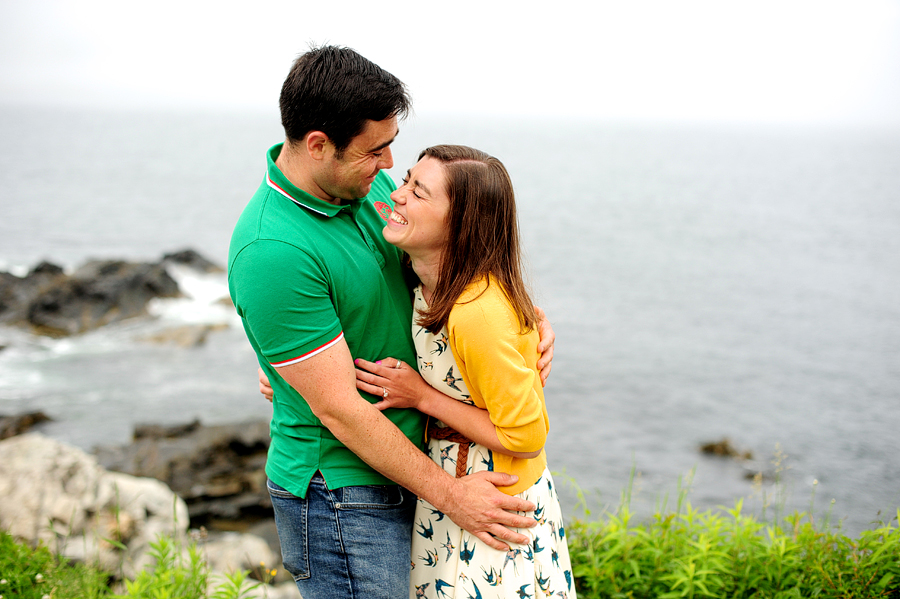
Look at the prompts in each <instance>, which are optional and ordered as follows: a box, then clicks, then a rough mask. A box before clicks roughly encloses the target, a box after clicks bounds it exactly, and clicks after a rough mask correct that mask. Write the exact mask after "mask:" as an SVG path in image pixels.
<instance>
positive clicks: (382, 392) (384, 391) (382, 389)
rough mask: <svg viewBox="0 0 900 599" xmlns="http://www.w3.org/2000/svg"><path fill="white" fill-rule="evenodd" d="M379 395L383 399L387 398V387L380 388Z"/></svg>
mask: <svg viewBox="0 0 900 599" xmlns="http://www.w3.org/2000/svg"><path fill="white" fill-rule="evenodd" d="M381 394H382V395H383V396H384V397H387V396H388V390H387V387H382V388H381Z"/></svg>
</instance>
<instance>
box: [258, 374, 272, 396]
mask: <svg viewBox="0 0 900 599" xmlns="http://www.w3.org/2000/svg"><path fill="white" fill-rule="evenodd" d="M257 370H258V372H259V392H260V393H262V394H263V395H264V396H265V398H266V399H268V400H269V401H270V402H271V401H272V397H274V396H275V391H273V390H272V385H270V384H269V377H267V376H266V373H265V372H263V369H262V368H259V369H257Z"/></svg>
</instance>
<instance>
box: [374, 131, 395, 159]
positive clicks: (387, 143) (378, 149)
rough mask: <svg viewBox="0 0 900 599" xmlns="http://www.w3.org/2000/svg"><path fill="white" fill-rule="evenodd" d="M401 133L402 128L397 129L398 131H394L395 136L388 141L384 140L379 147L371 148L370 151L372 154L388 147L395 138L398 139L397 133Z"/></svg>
mask: <svg viewBox="0 0 900 599" xmlns="http://www.w3.org/2000/svg"><path fill="white" fill-rule="evenodd" d="M399 134H400V129H397V131H395V132H394V137H392V138H390V139H389V140H388V141H386V142H384V143H383V144H381V145H380V146H378V147H377V148H372V149H371V150H369V152H368V153H369V154H371V153H372V152H380V151H381V150H383V149H385V148H386V147H388V146H389V145H391V144H392V143H394V140H395V139H397V135H399Z"/></svg>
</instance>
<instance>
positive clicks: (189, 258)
mask: <svg viewBox="0 0 900 599" xmlns="http://www.w3.org/2000/svg"><path fill="white" fill-rule="evenodd" d="M166 263H172V264H180V265H182V266H189V267H191V268H193V269H194V270H198V271H200V272H224V269H223V268H222V267H221V266H219V265H218V264H215V263H213V262H210V261H209V260H207V259H206V258H204V257H203V256H201V255H200V254H198V253H197V252H196V251H194V250H191V249H187V250H181V251H180V252H173V253H171V254H166V255H164V256H163V264H166Z"/></svg>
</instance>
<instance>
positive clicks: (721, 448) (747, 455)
mask: <svg viewBox="0 0 900 599" xmlns="http://www.w3.org/2000/svg"><path fill="white" fill-rule="evenodd" d="M700 451H701V452H703V453H705V454H706V455H714V456H721V457H728V458H737V459H740V460H752V459H753V454H752V453H751V452H749V451H738V450H737V449H736V448H735V447H734V445H732V444H731V440H730V439H728V438H727V437H725V438H723V439H721V440H720V441H713V442H710V443H704V444H702V445H701V446H700Z"/></svg>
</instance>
